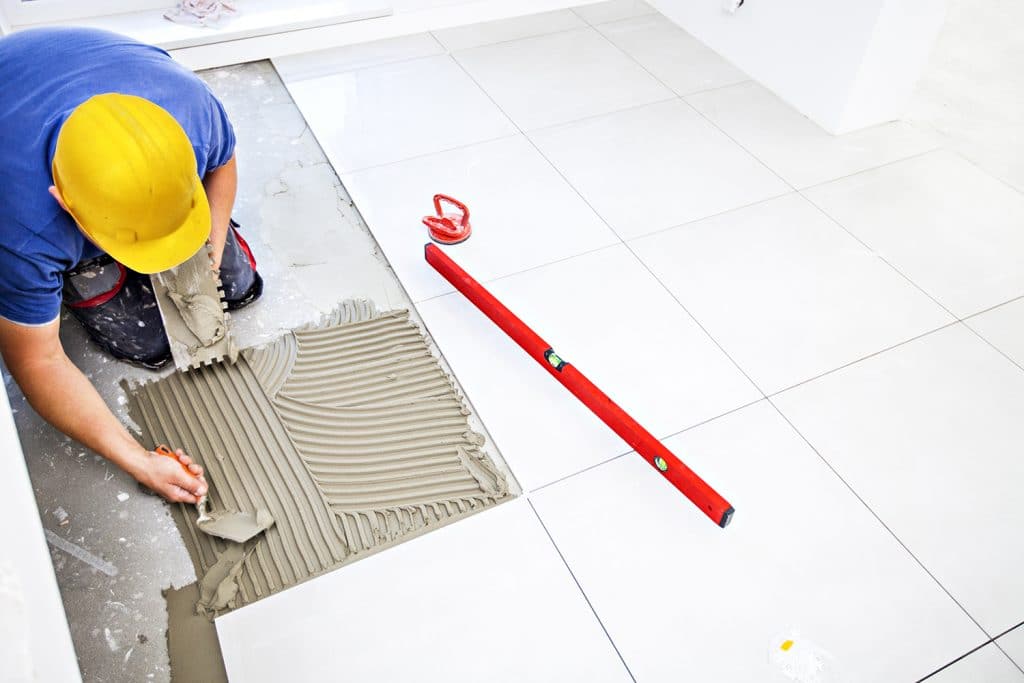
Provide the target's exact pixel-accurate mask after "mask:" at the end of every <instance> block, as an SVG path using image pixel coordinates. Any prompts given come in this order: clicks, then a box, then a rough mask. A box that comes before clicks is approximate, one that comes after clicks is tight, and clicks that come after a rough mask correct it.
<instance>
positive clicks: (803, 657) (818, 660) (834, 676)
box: [768, 630, 849, 683]
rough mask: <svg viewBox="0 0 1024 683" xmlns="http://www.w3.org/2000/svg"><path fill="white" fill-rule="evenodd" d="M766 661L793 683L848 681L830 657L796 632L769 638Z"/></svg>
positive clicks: (839, 682) (838, 682) (844, 682)
mask: <svg viewBox="0 0 1024 683" xmlns="http://www.w3.org/2000/svg"><path fill="white" fill-rule="evenodd" d="M768 661H769V663H771V664H772V666H773V668H775V669H776V670H777V671H779V672H780V673H781V674H782V675H783V676H785V677H786V678H788V679H789V680H792V681H796V683H847V682H848V680H849V679H848V678H847V677H846V676H845V675H844V674H842V673H840V671H839V668H838V667H837V666H836V662H835V660H834V658H833V657H832V655H831V654H829V653H828V652H826V651H825V650H824V649H823V648H821V647H819V646H818V645H816V644H814V643H813V642H811V641H810V640H808V639H807V638H805V637H804V636H803V635H801V634H800V632H798V631H795V630H791V631H787V632H785V633H782V634H779V635H776V636H774V637H773V638H772V640H771V643H770V644H769V646H768Z"/></svg>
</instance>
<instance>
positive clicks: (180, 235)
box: [53, 93, 210, 273]
mask: <svg viewBox="0 0 1024 683" xmlns="http://www.w3.org/2000/svg"><path fill="white" fill-rule="evenodd" d="M53 182H54V184H55V185H56V186H57V189H58V190H59V191H60V194H61V196H62V197H63V199H64V204H65V205H66V206H67V209H68V211H69V212H70V213H71V215H72V216H73V217H74V219H75V222H76V223H78V226H79V228H81V230H82V232H84V233H85V234H86V236H88V237H89V239H91V240H92V241H93V242H94V243H95V244H96V245H97V246H98V247H99V248H100V249H102V250H103V251H105V252H107V253H108V254H110V256H112V257H113V258H114V259H115V260H117V261H119V262H120V263H122V264H124V265H125V266H127V267H128V268H131V269H132V270H135V271H138V272H140V273H158V272H160V271H163V270H167V269H168V268H172V267H174V266H176V265H179V264H181V263H183V262H184V261H186V260H187V259H188V258H190V257H191V256H192V255H193V254H195V253H196V252H197V251H198V250H199V248H200V247H202V246H203V244H204V243H205V242H206V240H207V239H208V238H209V236H210V206H209V203H208V202H207V199H206V192H205V190H204V189H203V183H202V181H201V180H200V178H199V175H198V173H196V157H195V152H194V151H193V149H192V143H191V142H190V141H189V139H188V136H187V135H186V134H185V131H184V130H183V129H182V127H181V125H180V124H179V123H178V122H177V121H176V120H175V119H174V117H173V116H171V114H170V113H169V112H168V111H167V110H165V109H163V108H162V107H160V106H158V105H156V104H154V103H152V102H150V101H149V100H147V99H143V98H141V97H136V96H134V95H121V94H118V93H107V94H104V95H96V96H95V97H91V98H89V99H88V100H86V101H85V102H83V103H82V104H80V105H79V106H78V107H76V108H75V110H74V111H73V112H71V115H70V116H69V117H68V119H67V120H66V121H65V122H64V125H63V126H61V129H60V133H59V134H58V135H57V148H56V152H55V153H54V156H53Z"/></svg>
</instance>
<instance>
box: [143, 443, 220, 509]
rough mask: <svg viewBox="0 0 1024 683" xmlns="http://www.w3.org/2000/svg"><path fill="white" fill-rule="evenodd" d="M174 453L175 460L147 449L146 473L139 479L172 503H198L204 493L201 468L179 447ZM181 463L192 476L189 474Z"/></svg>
mask: <svg viewBox="0 0 1024 683" xmlns="http://www.w3.org/2000/svg"><path fill="white" fill-rule="evenodd" d="M174 454H175V455H176V456H177V460H175V459H174V458H168V457H167V456H166V455H160V454H159V453H154V452H153V451H149V452H148V453H147V456H148V460H147V463H146V475H145V477H144V480H141V479H140V481H142V483H143V484H145V485H146V486H148V487H149V488H151V489H152V490H154V491H156V492H157V493H159V494H160V495H161V496H163V497H164V498H166V499H167V500H169V501H171V502H172V503H198V502H199V498H200V497H201V496H204V495H206V488H207V487H206V480H205V479H204V478H203V468H202V467H200V466H199V465H197V464H196V463H194V462H192V458H190V457H188V455H186V454H185V451H183V450H181V449H180V448H178V449H176V450H175V451H174ZM182 465H184V466H185V467H187V468H188V470H189V471H190V472H191V473H192V475H193V476H189V475H188V473H186V472H185V467H182Z"/></svg>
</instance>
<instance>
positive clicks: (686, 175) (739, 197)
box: [530, 100, 789, 239]
mask: <svg viewBox="0 0 1024 683" xmlns="http://www.w3.org/2000/svg"><path fill="white" fill-rule="evenodd" d="M530 137H531V138H533V140H534V141H535V142H536V143H537V145H538V147H540V149H541V151H542V152H544V155H545V156H547V157H548V158H549V159H550V160H551V161H552V163H554V165H555V166H556V167H557V168H558V169H559V170H560V171H561V172H562V173H563V174H564V175H565V177H566V178H568V179H569V182H570V183H572V184H573V185H574V186H575V187H576V188H577V189H578V190H579V191H580V193H581V194H582V195H583V196H584V198H586V200H587V201H588V202H589V203H590V205H591V206H593V207H594V209H595V210H596V211H597V212H598V213H599V214H601V216H603V217H604V219H605V220H607V221H608V223H609V224H610V225H611V226H612V228H614V229H615V231H616V232H617V233H618V234H619V235H620V236H621V237H622V238H623V239H631V238H633V237H638V236H640V235H644V234H647V233H651V232H656V231H658V230H663V229H665V228H670V227H673V226H676V225H680V224H682V223H688V222H690V221H694V220H697V219H700V218H706V217H708V216H711V215H714V214H716V213H721V212H723V211H729V210H731V209H736V208H739V207H741V206H744V205H746V204H752V203H754V202H758V201H761V200H763V199H768V198H769V197H775V196H778V195H781V194H783V193H785V192H787V191H788V190H789V187H788V186H787V185H786V184H785V183H784V182H782V181H781V180H779V179H778V178H777V177H776V176H775V175H774V174H773V173H772V172H771V171H769V170H768V169H766V168H765V167H764V166H763V165H761V164H760V163H759V162H758V161H757V160H756V159H754V158H753V157H752V156H750V155H749V154H747V153H746V152H745V151H743V149H741V148H740V147H739V146H738V145H737V144H736V143H734V142H733V141H732V140H730V139H729V138H727V137H726V136H725V135H723V134H722V132H721V131H719V130H718V129H716V128H715V127H714V126H712V125H711V124H710V123H708V122H707V121H705V120H704V119H703V118H702V117H701V116H700V115H699V114H697V113H696V112H695V111H694V110H693V109H691V108H690V107H688V106H687V105H686V104H685V103H683V102H680V101H679V100H673V101H671V102H662V103H658V104H652V105H649V106H646V107H639V108H636V109H630V110H629V111H623V112H617V113H614V114H609V115H607V116H601V117H597V118H592V119H587V120H585V121H578V122H576V123H570V124H566V125H564V126H559V127H557V128H549V129H547V130H543V131H536V132H534V133H532V134H531V135H530Z"/></svg>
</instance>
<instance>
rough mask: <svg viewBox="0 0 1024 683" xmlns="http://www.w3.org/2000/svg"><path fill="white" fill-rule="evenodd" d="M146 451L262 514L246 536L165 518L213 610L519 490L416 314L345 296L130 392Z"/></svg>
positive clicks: (214, 501)
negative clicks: (227, 354) (175, 450)
mask: <svg viewBox="0 0 1024 683" xmlns="http://www.w3.org/2000/svg"><path fill="white" fill-rule="evenodd" d="M128 393H129V396H130V406H129V409H130V413H131V416H132V418H133V419H134V420H135V422H136V423H137V424H138V425H140V429H141V432H142V434H141V438H142V440H143V442H144V443H148V444H153V443H168V444H173V445H174V446H176V447H181V448H184V449H185V450H186V451H188V452H189V453H190V454H192V455H193V456H194V457H195V458H196V459H197V460H198V461H199V462H200V464H202V465H203V467H204V468H206V471H207V474H208V481H209V483H210V492H209V501H210V506H211V509H212V510H213V511H214V512H217V511H223V510H227V511H247V512H252V513H255V512H256V511H265V514H268V515H270V516H271V517H272V518H273V520H274V521H275V523H274V524H273V526H271V527H270V528H268V529H266V530H265V531H264V532H262V533H261V534H259V535H258V536H256V537H254V538H253V539H251V540H249V541H247V542H245V543H234V542H232V541H227V540H224V539H221V538H217V537H214V536H211V535H209V534H206V533H203V531H202V530H201V529H200V528H199V527H198V526H197V525H196V519H195V517H196V515H195V508H194V506H191V505H189V506H186V505H175V506H173V507H172V514H173V516H174V518H175V521H176V523H177V525H178V528H179V530H180V531H181V533H182V537H183V539H184V541H185V545H186V547H187V548H188V551H189V555H190V557H191V559H192V562H193V565H194V566H195V569H196V575H197V576H199V577H200V581H199V586H198V600H197V605H196V610H197V612H198V613H199V614H203V615H206V616H207V617H214V616H216V615H219V614H222V613H224V612H226V611H229V610H231V609H234V608H237V607H239V606H242V605H245V604H248V603H251V602H253V601H255V600H258V599H260V598H263V597H266V596H267V595H270V594H272V593H276V592H278V591H280V590H283V589H284V588H287V587H289V586H292V585H295V584H297V583H299V582H301V581H304V580H306V579H308V578H310V577H312V576H316V575H318V574H321V573H324V572H326V571H329V570H331V569H334V568H336V567H338V566H340V565H342V564H344V563H346V562H349V561H352V560H354V559H357V558H358V557H359V556H361V555H364V554H366V553H368V552H372V551H376V550H378V549H380V548H383V547H386V546H388V545H392V544H394V543H397V542H400V541H402V540H405V539H407V538H410V537H412V536H413V535H416V534H418V533H421V532H422V531H424V530H426V529H428V528H433V527H435V526H439V525H441V524H445V523H447V522H450V521H452V520H454V519H458V518H460V517H462V516H465V515H467V514H471V513H473V512H475V511H478V510H481V509H484V508H485V507H487V506H491V505H494V504H497V503H498V502H501V501H502V500H504V499H507V498H509V497H510V496H511V493H510V491H509V486H508V483H507V481H506V479H505V477H504V476H503V475H502V473H501V472H500V470H499V469H498V468H497V467H496V466H495V465H494V463H493V462H492V461H491V459H490V458H489V457H488V456H487V455H486V454H485V453H484V452H483V451H482V450H481V447H482V445H483V443H484V439H483V437H482V436H481V435H479V434H477V433H475V432H473V431H472V429H471V428H470V426H469V422H468V416H469V411H468V410H467V408H466V406H465V404H464V402H463V399H462V397H461V395H460V394H459V393H458V391H457V390H456V388H455V386H454V384H453V382H452V379H451V377H449V376H448V375H447V374H446V373H445V372H444V370H443V369H442V368H441V367H440V364H439V363H438V361H437V359H436V358H435V357H434V356H433V355H432V354H431V352H430V348H429V346H428V342H427V340H426V338H425V337H424V335H423V333H422V332H421V331H420V329H419V328H418V327H417V325H416V324H415V323H413V322H412V321H410V319H409V313H408V311H390V312H386V313H378V312H377V311H376V310H375V309H374V307H373V306H372V304H370V303H368V302H346V303H345V304H343V305H341V306H339V308H338V309H337V310H336V311H335V312H334V313H333V314H332V315H331V316H329V317H328V318H327V319H325V320H324V321H321V323H319V324H318V325H315V326H310V327H307V328H305V329H300V330H296V331H294V332H291V333H288V334H286V335H284V336H283V337H282V338H280V339H279V340H277V341H275V342H273V343H271V344H269V345H267V346H264V347H262V348H259V349H250V350H246V351H244V352H242V354H241V356H240V358H239V359H238V361H237V362H236V363H234V364H230V363H217V364H214V365H210V366H206V367H199V368H196V369H193V370H191V371H189V372H187V373H174V374H172V375H171V376H169V377H167V378H165V379H163V380H159V381H156V382H152V383H149V384H145V385H142V386H138V387H128Z"/></svg>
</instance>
